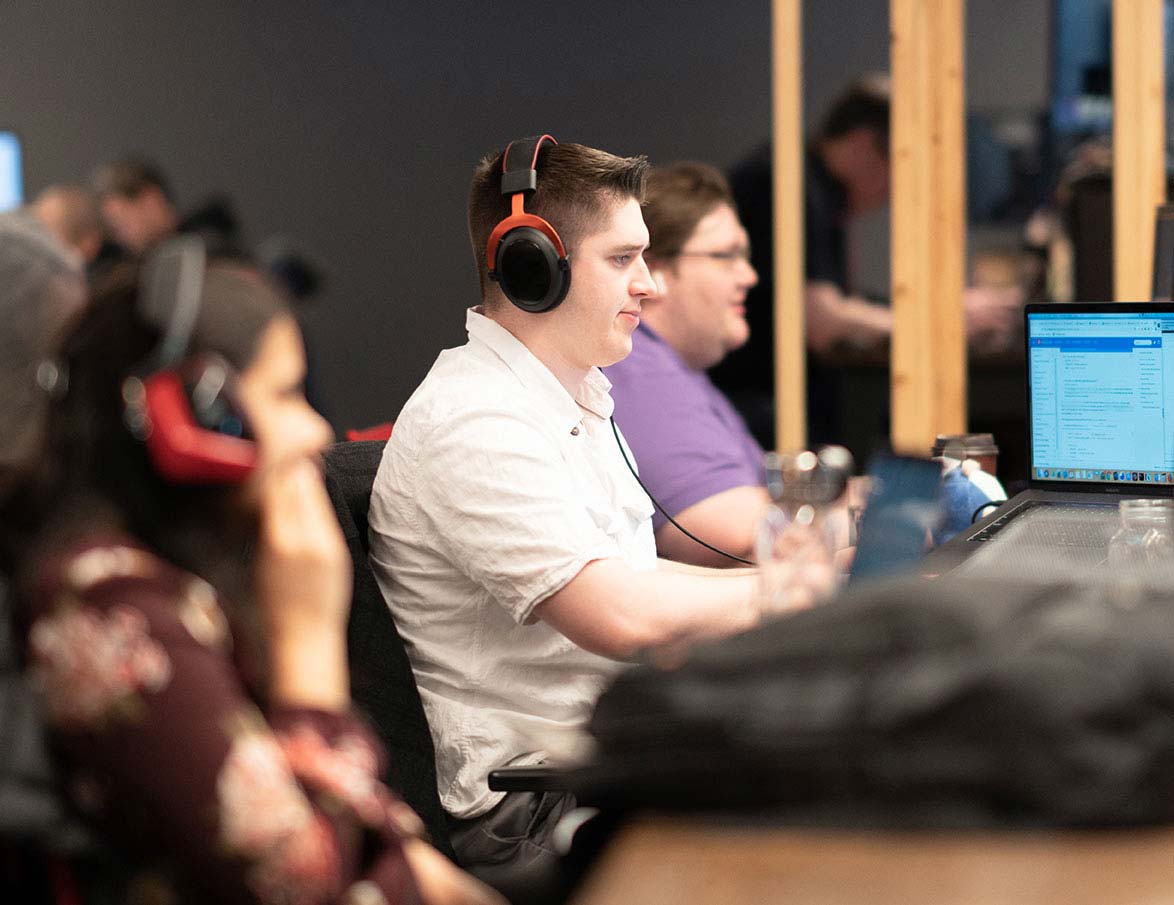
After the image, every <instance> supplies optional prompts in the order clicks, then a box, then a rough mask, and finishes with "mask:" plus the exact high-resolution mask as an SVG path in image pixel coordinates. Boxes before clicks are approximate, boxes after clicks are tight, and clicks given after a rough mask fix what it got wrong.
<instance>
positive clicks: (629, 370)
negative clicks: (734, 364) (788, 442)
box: [604, 163, 767, 566]
mask: <svg viewBox="0 0 1174 905" xmlns="http://www.w3.org/2000/svg"><path fill="white" fill-rule="evenodd" d="M644 221H645V223H646V224H647V225H648V232H649V236H650V240H649V241H650V244H649V248H648V251H647V252H646V253H645V257H646V259H647V261H648V264H649V267H650V269H651V270H652V276H653V279H654V281H655V283H656V287H657V295H656V297H654V298H648V299H646V300H645V301H644V303H643V311H642V313H641V316H640V326H639V328H638V329H637V330H636V332H635V333H634V334H633V336H632V354H631V355H629V356H628V357H627V358H626V359H624V360H623V361H621V362H619V363H617V364H614V365H612V366H611V367H608V368H606V369H604V373H605V374H606V375H607V378H608V380H610V381H611V383H612V391H611V394H612V398H613V399H614V400H615V418H616V421H617V422H618V423H619V425H620V428H621V429H622V430H623V432H624V436H625V437H626V438H627V441H628V443H629V445H630V446H631V448H632V451H633V453H634V454H635V457H636V462H637V464H638V467H639V469H640V475H641V478H642V479H643V481H644V483H645V485H646V486H647V487H648V489H649V491H651V494H652V496H654V497H656V499H657V501H658V502H659V503H660V504H661V505H662V506H664V508H665V509H666V510H667V511H668V512H669V514H670V515H672V516H673V518H675V519H676V520H677V521H678V522H680V523H681V524H682V525H683V526H684V527H685V528H687V529H689V531H691V532H692V533H694V534H696V535H697V536H698V537H700V538H702V539H703V540H705V541H706V542H707V543H709V544H712V545H714V546H716V547H719V548H721V549H722V550H727V551H729V552H730V553H733V554H735V555H737V556H741V557H745V558H751V557H752V554H753V552H754V542H755V536H756V533H757V529H758V524H759V521H760V519H761V517H762V513H763V508H764V507H765V505H766V503H767V494H766V490H765V488H764V486H763V472H762V449H761V448H760V447H759V445H758V443H757V442H755V440H754V438H753V437H751V435H750V432H749V431H748V430H747V428H746V425H745V423H744V422H743V421H742V418H741V416H740V415H739V414H738V413H737V411H735V409H734V407H733V406H732V405H731V404H730V402H729V400H728V399H726V397H725V396H724V395H722V393H721V391H719V390H718V389H717V388H716V387H715V386H714V385H713V384H712V383H711V382H710V380H709V377H708V376H707V375H706V373H705V371H706V369H707V368H711V367H713V366H714V365H715V364H717V363H718V362H719V361H721V360H722V359H723V358H724V357H725V356H726V354H727V353H729V352H730V351H732V350H733V349H736V348H738V347H739V346H741V345H742V344H744V343H745V342H746V340H747V339H749V337H750V328H749V327H748V326H747V324H746V306H745V302H746V293H747V291H748V290H749V289H750V288H751V287H752V286H754V284H755V283H757V282H758V275H757V273H755V271H754V268H753V267H751V266H750V244H749V239H748V237H747V235H746V230H745V229H743V227H742V224H741V222H740V221H739V219H738V213H737V210H736V209H735V207H734V198H733V194H732V192H731V191H730V186H729V184H728V183H727V182H726V179H725V177H724V176H723V175H722V174H721V173H720V172H718V171H717V170H715V169H714V168H713V167H710V166H706V165H704V164H699V163H677V164H673V165H671V166H667V167H660V168H655V169H653V170H652V171H651V173H650V175H649V179H648V189H647V196H646V202H645V205H644ZM653 529H654V531H655V534H656V546H657V553H658V555H660V556H662V557H666V558H669V559H675V560H679V561H681V562H686V563H693V564H696V565H705V566H727V565H734V563H733V561H732V560H729V559H726V558H725V557H722V556H721V555H719V554H717V553H714V552H712V551H710V550H707V549H706V548H705V547H703V546H701V545H700V544H698V543H696V542H695V541H693V540H691V539H689V538H688V537H686V536H685V535H684V534H682V533H681V532H680V531H678V530H677V529H676V528H675V527H673V526H672V525H671V524H669V523H668V521H667V520H666V519H665V517H664V516H663V515H661V513H660V512H659V511H658V512H657V513H656V514H655V515H653Z"/></svg>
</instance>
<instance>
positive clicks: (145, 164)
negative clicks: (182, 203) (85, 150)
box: [93, 157, 175, 202]
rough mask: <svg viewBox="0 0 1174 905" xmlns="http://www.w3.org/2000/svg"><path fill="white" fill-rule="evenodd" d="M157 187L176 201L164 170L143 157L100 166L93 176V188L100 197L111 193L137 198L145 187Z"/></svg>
mask: <svg viewBox="0 0 1174 905" xmlns="http://www.w3.org/2000/svg"><path fill="white" fill-rule="evenodd" d="M148 188H156V189H158V190H159V191H160V192H162V193H163V197H164V198H166V199H167V200H168V201H171V202H174V201H175V198H174V196H173V195H172V194H171V186H170V185H169V184H168V182H167V177H166V176H164V175H163V171H162V170H161V169H160V168H159V167H158V165H156V164H155V163H153V162H152V161H149V160H146V159H144V158H141V157H124V158H122V159H121V160H112V161H110V162H109V163H104V164H102V166H100V167H99V168H98V170H97V172H96V173H94V178H93V189H94V192H95V193H96V194H97V195H98V197H99V198H107V197H109V196H111V195H114V196H117V197H119V198H137V197H138V196H139V195H140V194H142V192H143V191H144V190H145V189H148Z"/></svg>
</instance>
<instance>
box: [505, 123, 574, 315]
mask: <svg viewBox="0 0 1174 905" xmlns="http://www.w3.org/2000/svg"><path fill="white" fill-rule="evenodd" d="M548 142H549V143H550V144H552V145H556V144H558V142H557V141H555V140H554V137H553V136H550V135H532V136H530V137H529V138H522V139H519V140H518V141H511V142H510V143H509V145H508V146H507V147H506V149H505V154H503V155H502V160H501V193H502V194H503V195H509V196H511V200H510V204H511V207H512V211H511V213H510V215H509V216H508V217H506V218H505V219H504V220H502V221H501V222H500V223H498V224H497V226H495V227H494V228H493V232H492V233H490V234H489V244H488V247H487V248H486V253H485V260H486V265H487V266H488V268H489V279H491V280H494V281H496V282H497V283H498V284H499V285H500V286H501V291H502V292H503V293H505V297H506V298H507V299H509V300H510V301H511V302H513V303H514V304H515V305H517V306H518V307H519V308H521V309H522V310H523V311H529V312H532V313H536V314H537V313H541V312H543V311H550V310H551V309H553V308H556V307H558V305H559V303H560V302H562V300H563V299H564V298H566V297H567V290H569V289H570V288H571V262H570V261H569V260H567V251H566V248H564V247H563V240H562V239H561V238H559V234H558V231H557V230H556V229H555V228H554V227H553V226H551V225H550V224H549V223H547V222H546V221H545V220H543V219H542V218H541V217H538V216H536V215H534V214H528V213H526V210H525V198H526V194H527V193H528V192H533V191H534V190H535V189H536V188H538V152H539V150H541V148H542V146H543V145H544V144H546V143H548Z"/></svg>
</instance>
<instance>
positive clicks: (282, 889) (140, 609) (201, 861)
mask: <svg viewBox="0 0 1174 905" xmlns="http://www.w3.org/2000/svg"><path fill="white" fill-rule="evenodd" d="M32 597H33V601H32V605H33V612H32V614H31V615H32V623H31V626H30V628H29V632H28V639H27V641H28V654H29V657H28V662H29V665H30V669H31V670H32V675H33V678H34V680H35V681H36V682H37V684H38V685H39V687H40V689H41V691H42V693H43V696H44V701H45V706H46V710H47V714H48V719H49V721H50V726H51V729H52V730H53V733H54V740H55V742H56V743H57V746H58V748H59V750H60V751H61V753H62V757H63V759H64V761H65V775H66V777H67V785H68V791H69V793H70V795H71V796H72V798H73V800H74V802H75V803H76V805H77V806H78V808H79V809H80V810H81V811H82V812H83V813H84V814H86V815H87V816H88V817H89V818H90V819H91V821H92V823H93V824H94V826H95V827H96V828H97V829H98V830H99V832H100V833H101V835H102V838H104V839H106V840H107V841H109V842H111V843H112V844H114V845H115V846H116V847H117V848H118V849H119V850H120V851H122V852H126V853H127V854H128V856H129V859H130V861H131V863H132V864H133V865H134V869H133V872H132V873H133V876H132V879H131V880H130V883H131V893H132V897H134V898H141V897H143V896H138V895H133V893H134V887H135V885H136V884H138V885H139V886H141V887H144V888H150V889H152V890H153V891H154V894H152V895H148V896H145V898H149V899H154V900H157V901H168V902H175V901H176V900H177V899H179V900H186V899H187V898H188V897H189V896H190V897H192V898H193V899H195V900H199V901H216V902H261V903H274V905H278V903H280V905H301V903H306V905H310V903H321V902H343V903H353V905H378V903H391V905H400V903H409V902H417V901H418V894H417V892H416V888H415V885H414V883H413V880H412V877H411V874H410V873H409V871H408V868H407V864H406V862H405V860H404V857H403V851H402V848H401V840H402V839H403V838H404V837H405V836H406V835H410V834H412V833H414V832H416V831H417V830H418V828H419V826H420V824H419V819H418V818H417V817H416V816H415V814H413V813H412V812H411V811H410V809H408V808H407V806H406V805H404V804H403V803H402V802H401V801H399V800H398V799H397V798H395V797H394V796H393V795H392V794H391V793H390V792H389V791H388V790H387V789H386V788H385V787H384V786H383V785H381V784H380V782H379V781H378V778H377V777H378V776H379V773H380V769H379V768H380V760H381V758H382V752H381V750H380V749H379V747H378V744H377V742H376V741H375V740H374V738H373V736H372V735H371V734H370V732H369V731H368V730H367V728H366V727H365V726H364V725H363V724H362V723H361V722H360V721H359V720H358V719H357V718H355V717H353V716H352V715H350V714H339V713H329V712H323V711H316V710H309V709H289V708H272V709H270V710H269V712H268V713H265V714H262V713H261V711H260V710H259V709H258V706H257V704H256V703H255V701H254V697H253V695H251V694H250V692H249V690H248V689H246V688H245V686H244V683H243V682H242V680H241V678H240V671H239V670H238V668H237V666H236V663H235V661H234V660H233V655H232V635H231V632H230V629H229V625H228V621H227V620H226V618H225V616H224V613H223V611H222V610H221V608H220V606H219V604H218V602H217V598H216V593H215V592H214V591H213V589H212V588H211V586H210V585H208V584H207V583H205V582H203V581H201V580H200V579H198V578H195V577H193V576H191V575H189V574H187V573H184V572H181V571H179V570H177V569H175V568H172V567H171V566H168V565H167V564H165V563H163V562H162V561H160V560H159V559H158V558H156V557H155V556H153V555H152V554H150V553H148V552H147V551H145V550H143V549H142V548H140V547H138V546H136V545H134V544H130V543H124V542H118V543H109V542H104V543H90V544H88V545H85V546H82V547H80V548H75V550H74V552H72V553H70V554H69V555H67V556H64V557H61V558H60V559H58V560H55V561H53V562H52V563H50V565H49V567H48V568H45V569H42V570H41V573H40V577H39V579H38V583H37V587H36V588H35V589H34V593H33V595H32Z"/></svg>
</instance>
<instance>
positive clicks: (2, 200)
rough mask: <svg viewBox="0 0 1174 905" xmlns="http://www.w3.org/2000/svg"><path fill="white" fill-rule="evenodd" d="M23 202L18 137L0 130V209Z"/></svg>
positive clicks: (9, 207) (3, 209)
mask: <svg viewBox="0 0 1174 905" xmlns="http://www.w3.org/2000/svg"><path fill="white" fill-rule="evenodd" d="M23 203H24V176H23V174H22V172H21V166H20V139H19V138H17V137H16V133H14V132H3V131H0V211H7V210H12V208H14V207H20V206H21V205H22V204H23Z"/></svg>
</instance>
